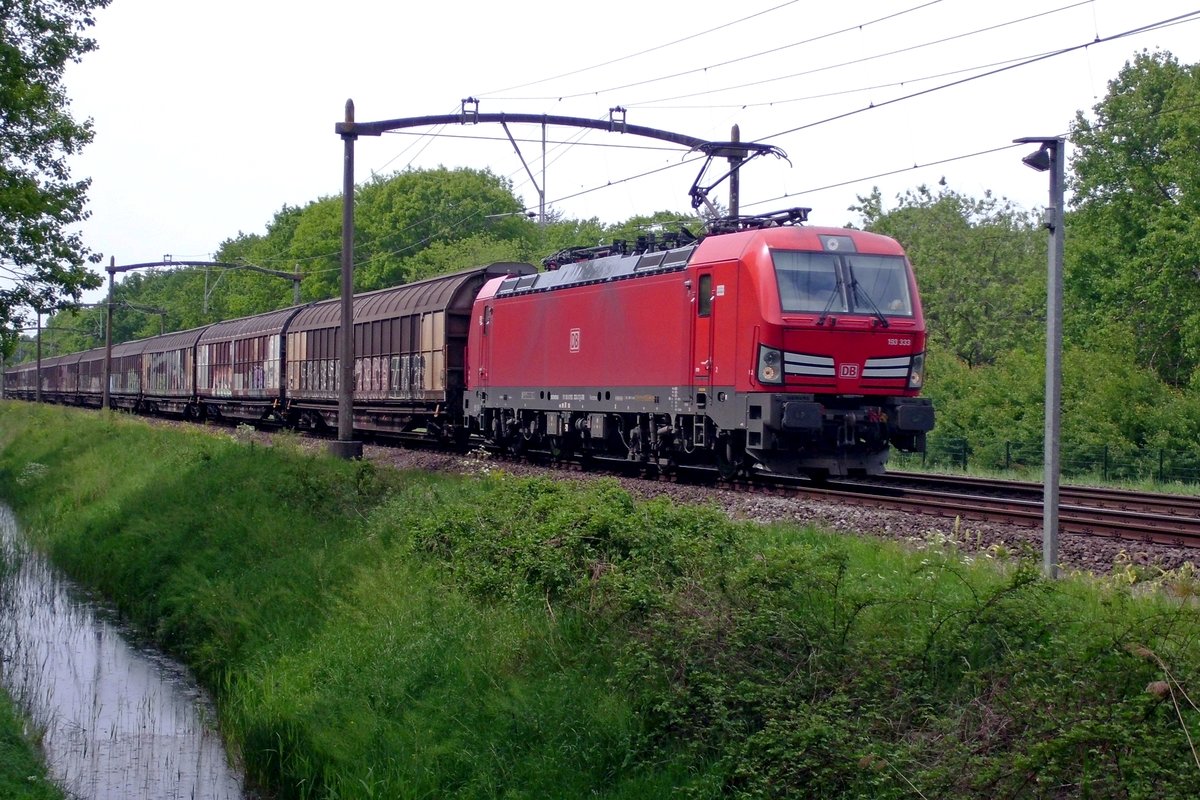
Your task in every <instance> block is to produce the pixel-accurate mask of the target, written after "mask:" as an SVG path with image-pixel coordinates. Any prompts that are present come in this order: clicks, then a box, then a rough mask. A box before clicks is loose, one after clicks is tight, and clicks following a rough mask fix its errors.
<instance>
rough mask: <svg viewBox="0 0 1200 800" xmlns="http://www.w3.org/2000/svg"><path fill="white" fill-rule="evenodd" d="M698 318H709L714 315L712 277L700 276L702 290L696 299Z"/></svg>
mask: <svg viewBox="0 0 1200 800" xmlns="http://www.w3.org/2000/svg"><path fill="white" fill-rule="evenodd" d="M696 314H697V316H701V317H707V316H709V315H711V314H712V275H711V274H708V275H701V276H700V289H699V290H698V293H697V298H696Z"/></svg>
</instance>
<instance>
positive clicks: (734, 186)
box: [729, 125, 742, 217]
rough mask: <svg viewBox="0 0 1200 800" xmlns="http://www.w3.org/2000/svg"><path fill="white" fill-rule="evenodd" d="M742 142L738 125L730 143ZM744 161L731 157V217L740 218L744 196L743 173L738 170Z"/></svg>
mask: <svg viewBox="0 0 1200 800" xmlns="http://www.w3.org/2000/svg"><path fill="white" fill-rule="evenodd" d="M741 140H742V129H741V128H739V127H738V126H737V125H734V126H733V130H731V131H730V133H729V141H731V142H740V141H741ZM741 163H742V159H741V158H740V157H739V156H730V157H729V168H730V170H732V171H731V172H730V173H729V216H731V217H736V216H738V209H739V208H740V206H741V194H742V171H741V170H740V169H738V167H739V166H740V165H741Z"/></svg>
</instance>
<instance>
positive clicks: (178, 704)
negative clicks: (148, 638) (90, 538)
mask: <svg viewBox="0 0 1200 800" xmlns="http://www.w3.org/2000/svg"><path fill="white" fill-rule="evenodd" d="M0 682H3V684H4V687H5V688H6V689H7V690H8V691H9V693H10V694H12V696H13V697H14V698H15V699H16V700H17V702H18V704H19V705H20V706H21V707H22V708H24V709H25V710H26V713H27V715H28V716H29V717H30V718H31V719H32V720H33V723H34V725H35V726H37V728H38V729H39V730H44V731H45V734H44V738H43V742H44V746H45V751H46V758H47V761H48V763H49V765H50V772H51V776H52V777H53V778H54V780H55V781H56V782H58V783H59V785H61V786H62V787H63V788H64V789H66V790H67V792H68V793H69V795H71V796H74V797H79V798H88V799H89V800H110V798H111V800H140V799H143V798H144V799H145V800H151V799H153V800H160V798H166V799H167V800H172V799H173V798H189V799H193V798H194V799H196V800H235V799H236V798H242V797H243V790H242V784H241V778H240V777H239V776H238V775H237V774H236V773H235V772H234V771H233V770H231V769H230V767H229V765H228V763H227V761H226V758H225V753H224V750H223V749H222V746H221V741H220V739H219V737H218V736H217V735H216V733H215V732H214V731H213V730H212V728H211V727H210V725H209V724H208V720H211V719H212V707H211V704H210V703H209V701H208V699H207V697H206V696H205V695H204V693H203V692H201V691H200V690H199V689H198V688H197V687H196V685H195V683H194V682H193V681H192V680H191V679H190V678H189V677H188V675H187V673H186V672H185V671H184V670H183V669H182V668H181V667H180V666H179V665H177V664H175V663H173V662H171V661H169V660H168V659H165V658H163V657H161V656H159V655H157V654H154V653H151V652H147V651H145V650H142V649H138V648H137V647H134V646H132V645H130V644H129V643H128V642H127V641H126V640H125V639H124V638H123V636H122V634H121V632H120V630H119V629H118V628H117V627H116V626H115V625H113V624H112V622H111V621H110V620H109V619H106V618H105V614H104V613H103V612H98V611H97V609H96V608H95V607H94V606H93V605H92V604H91V603H88V602H87V601H86V600H83V599H82V598H81V595H80V592H79V591H78V590H77V589H75V588H74V587H73V586H72V585H71V584H70V583H69V582H68V581H66V580H65V579H64V578H62V577H61V576H59V575H58V574H57V573H55V572H54V571H53V570H52V569H51V568H50V566H49V564H48V563H47V562H46V560H45V559H44V558H42V557H41V556H40V555H39V554H37V553H31V552H28V550H27V548H25V547H24V545H23V542H22V538H21V536H20V534H19V532H18V530H17V525H16V522H15V519H14V517H13V515H12V511H11V510H10V509H9V508H8V507H7V506H4V505H2V504H0Z"/></svg>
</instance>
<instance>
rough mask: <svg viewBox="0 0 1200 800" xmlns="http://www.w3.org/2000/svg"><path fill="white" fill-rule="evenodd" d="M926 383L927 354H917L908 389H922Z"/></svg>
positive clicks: (910, 373)
mask: <svg viewBox="0 0 1200 800" xmlns="http://www.w3.org/2000/svg"><path fill="white" fill-rule="evenodd" d="M924 383H925V354H924V353H917V354H916V355H915V356H913V357H912V370H911V371H910V372H909V373H908V388H910V389H920V388H921V386H922V385H923V384H924Z"/></svg>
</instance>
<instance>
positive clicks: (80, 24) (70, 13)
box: [0, 0, 110, 352]
mask: <svg viewBox="0 0 1200 800" xmlns="http://www.w3.org/2000/svg"><path fill="white" fill-rule="evenodd" d="M109 1H110V0H64V1H63V2H46V0H25V2H20V3H11V2H9V3H4V4H3V5H0V30H2V31H3V35H2V36H0V65H2V68H0V253H3V266H4V271H5V273H6V277H7V278H10V279H12V280H11V282H10V281H5V284H6V285H5V286H4V287H3V288H0V331H3V335H2V336H0V347H3V349H4V351H5V352H10V351H11V348H12V345H13V342H14V341H15V338H16V336H15V333H13V329H14V328H19V327H20V326H21V325H22V324H23V323H24V322H25V320H26V314H25V313H24V312H23V310H22V306H25V307H29V308H53V307H54V306H56V305H58V304H59V303H60V302H64V301H71V300H74V301H76V302H78V301H79V299H80V293H81V292H82V291H83V290H84V289H91V288H94V287H96V286H98V285H99V278H97V276H96V275H95V274H94V273H92V272H90V271H89V270H88V269H87V268H86V266H85V265H86V264H87V263H88V262H89V261H91V262H95V261H96V260H98V258H99V255H98V254H92V253H91V252H90V251H89V250H88V248H87V246H86V245H84V243H83V239H82V236H81V235H80V234H79V233H78V231H73V230H72V229H73V228H74V226H76V225H77V224H78V223H79V222H81V221H82V220H84V219H85V218H86V217H87V212H86V211H85V209H84V205H85V203H86V200H87V197H86V195H87V189H88V185H89V184H90V183H91V182H90V181H89V180H81V181H73V180H72V179H71V173H70V169H69V167H68V160H69V159H70V157H71V156H73V155H75V154H76V153H78V152H79V151H80V150H81V149H82V148H83V147H84V145H86V144H87V143H88V142H90V141H91V140H92V127H91V122H90V120H89V121H85V122H78V121H76V120H75V119H73V118H72V117H71V115H70V113H69V112H68V105H69V100H68V98H67V94H66V89H65V87H64V86H63V82H62V78H63V71H64V70H65V69H66V66H67V64H69V63H71V62H78V61H79V60H80V58H81V57H82V56H83V55H84V54H86V53H89V52H91V51H92V50H95V49H96V42H95V41H94V40H93V39H89V38H87V37H86V36H85V35H84V33H85V31H86V30H87V28H88V27H90V26H91V25H92V23H93V20H92V15H93V14H94V13H95V11H96V10H97V9H101V8H104V7H105V6H107V5H108V3H109Z"/></svg>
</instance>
